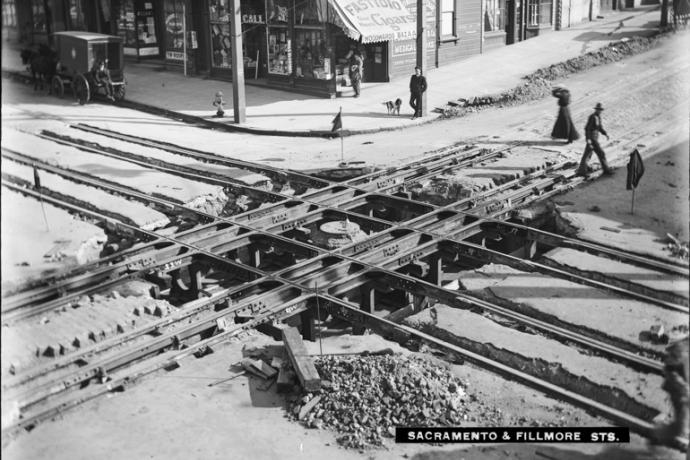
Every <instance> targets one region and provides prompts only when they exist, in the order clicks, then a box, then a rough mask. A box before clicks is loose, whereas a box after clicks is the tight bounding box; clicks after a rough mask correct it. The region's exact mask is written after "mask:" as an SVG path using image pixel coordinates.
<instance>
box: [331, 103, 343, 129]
mask: <svg viewBox="0 0 690 460" xmlns="http://www.w3.org/2000/svg"><path fill="white" fill-rule="evenodd" d="M342 113H343V109H342V108H341V109H340V112H338V115H336V116H335V118H334V119H333V121H332V122H331V123H333V128H331V132H332V133H334V132H336V131H338V130H339V129H342V128H343V118H342V116H341V114H342Z"/></svg>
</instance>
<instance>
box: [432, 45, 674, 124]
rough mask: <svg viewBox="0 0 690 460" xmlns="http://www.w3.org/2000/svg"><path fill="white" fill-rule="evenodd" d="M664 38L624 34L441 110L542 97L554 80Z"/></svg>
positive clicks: (447, 114) (462, 111) (450, 114)
mask: <svg viewBox="0 0 690 460" xmlns="http://www.w3.org/2000/svg"><path fill="white" fill-rule="evenodd" d="M662 38H664V35H663V34H662V35H658V36H654V37H632V38H623V39H622V40H620V41H617V42H611V43H609V44H608V45H607V46H605V47H602V48H600V49H597V50H594V51H590V52H588V53H585V54H583V55H581V56H578V57H575V58H572V59H568V60H567V61H564V62H560V63H558V64H553V65H551V66H548V67H543V68H541V69H539V70H537V71H536V72H533V73H531V74H529V75H527V76H525V77H523V79H524V80H525V81H524V82H523V83H521V84H520V85H518V86H516V87H515V88H513V89H511V90H509V91H505V92H502V93H500V94H491V95H485V96H479V97H465V98H459V99H457V100H456V101H449V102H448V105H447V106H446V107H443V108H441V109H439V111H440V112H441V114H442V117H443V118H455V117H462V116H464V115H466V114H467V113H472V112H477V111H479V110H482V109H484V108H488V107H491V106H496V105H498V106H501V107H505V106H512V105H519V104H523V103H525V102H529V101H534V100H537V99H541V98H543V97H546V96H548V95H550V94H551V89H552V88H553V82H554V81H557V80H561V79H563V78H566V77H568V76H570V75H572V74H575V73H580V72H585V71H587V70H589V69H591V68H593V67H596V66H599V65H604V64H608V63H611V62H616V61H620V60H621V59H624V58H625V57H628V56H632V55H635V54H639V53H642V52H644V51H647V50H649V49H651V48H652V47H653V46H656V45H657V44H658V43H659V42H660V40H661V39H662Z"/></svg>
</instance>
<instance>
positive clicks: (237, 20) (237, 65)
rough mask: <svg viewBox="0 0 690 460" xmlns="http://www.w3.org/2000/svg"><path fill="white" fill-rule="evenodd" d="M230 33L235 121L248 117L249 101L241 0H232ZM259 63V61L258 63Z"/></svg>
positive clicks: (242, 120)
mask: <svg viewBox="0 0 690 460" xmlns="http://www.w3.org/2000/svg"><path fill="white" fill-rule="evenodd" d="M230 3H231V4H232V12H231V14H230V33H231V35H232V110H233V113H234V115H235V123H244V122H245V121H246V119H247V101H246V100H245V97H244V59H243V58H242V15H241V10H240V0H232V1H231V2H230ZM257 65H258V63H257Z"/></svg>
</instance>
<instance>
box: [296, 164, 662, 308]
mask: <svg viewBox="0 0 690 460" xmlns="http://www.w3.org/2000/svg"><path fill="white" fill-rule="evenodd" d="M545 171H547V170H540V171H538V172H535V173H533V174H536V175H537V176H539V175H542V174H543V173H544V172H545ZM525 180H526V178H525V177H522V178H519V179H516V182H518V183H520V182H523V181H525ZM511 182H513V181H511ZM506 185H511V184H510V183H508V184H506ZM317 212H319V211H314V213H317ZM319 217H320V216H319ZM290 241H292V240H290ZM553 273H562V272H553ZM561 277H563V276H561ZM566 278H569V279H572V278H571V277H570V276H566ZM583 279H585V278H579V280H583ZM585 280H586V279H585ZM601 286H602V285H600V287H601ZM607 287H608V286H607ZM619 293H622V294H624V295H629V294H630V293H629V291H627V290H620V291H619ZM643 300H647V301H649V298H647V297H645V298H644V299H643ZM652 301H655V299H652Z"/></svg>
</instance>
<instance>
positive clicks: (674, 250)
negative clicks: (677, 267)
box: [665, 233, 690, 260]
mask: <svg viewBox="0 0 690 460" xmlns="http://www.w3.org/2000/svg"><path fill="white" fill-rule="evenodd" d="M666 237H667V238H668V243H667V244H666V248H665V249H666V250H667V251H670V252H671V255H672V256H673V257H678V258H679V259H683V260H688V255H689V253H690V251H689V249H688V248H689V247H690V243H688V242H687V241H683V242H681V241H680V240H679V239H678V238H676V237H675V236H673V235H671V234H670V233H667V234H666Z"/></svg>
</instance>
